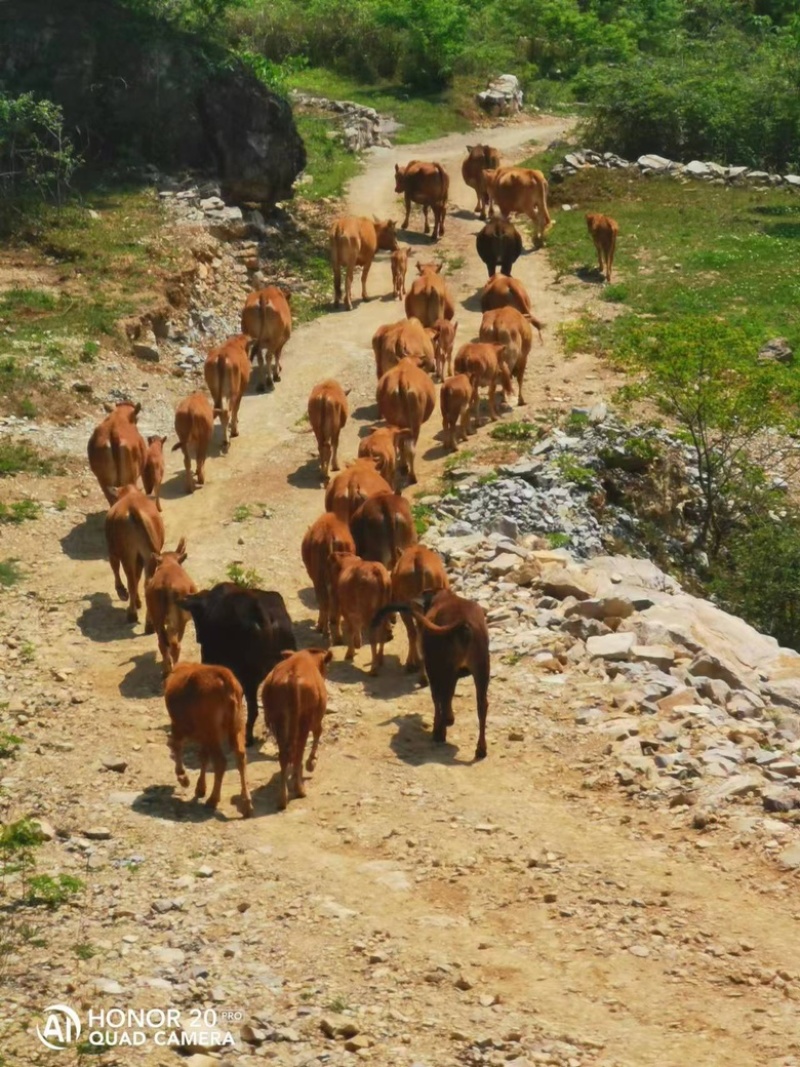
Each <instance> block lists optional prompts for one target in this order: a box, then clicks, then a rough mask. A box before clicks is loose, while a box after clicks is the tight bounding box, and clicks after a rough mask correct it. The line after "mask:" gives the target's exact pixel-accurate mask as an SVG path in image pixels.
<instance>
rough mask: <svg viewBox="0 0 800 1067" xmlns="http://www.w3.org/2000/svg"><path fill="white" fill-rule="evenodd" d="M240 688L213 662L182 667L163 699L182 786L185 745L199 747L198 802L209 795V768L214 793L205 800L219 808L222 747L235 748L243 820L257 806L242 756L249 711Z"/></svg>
mask: <svg viewBox="0 0 800 1067" xmlns="http://www.w3.org/2000/svg"><path fill="white" fill-rule="evenodd" d="M242 695H243V694H242V687H241V685H239V683H238V681H237V680H236V678H235V677H234V676H233V674H232V673H231V671H229V670H228V668H227V667H217V666H213V665H212V664H209V663H180V664H178V666H177V667H176V668H175V669H174V670H173V671H172V673H171V674H170V676H169V678H167V682H166V686H165V688H164V700H165V701H166V705H167V711H168V712H169V717H170V720H171V723H172V730H171V733H170V737H169V741H168V742H167V743H168V745H169V750H170V752H171V753H172V758H173V759H174V761H175V776H176V777H177V779H178V781H179V782H180V784H181V785H182V786H188V784H189V777H188V775H187V774H186V768H185V767H184V765H183V746H184V743H185V742H186V741H194V742H196V743H197V744H198V745H199V748H200V777H199V778H198V779H197V786H196V788H195V791H194V795H195V797H204V796H205V795H206V767H207V766H208V764H209V762H210V763H211V765H212V767H213V768H214V788H213V789H212V790H211V796H210V797H209V798H208V800H207V801H206V807H207V808H216V806H217V805H218V804H219V798H220V793H221V792H222V778H223V776H224V774H225V765H226V759H225V753H224V752H223V750H222V745H223V742H225V741H227V742H228V744H229V745H230V746H231V748H232V749H233V753H234V756H235V758H236V766H237V767H238V769H239V777H240V779H241V782H242V800H241V809H242V814H243V815H244V817H245V818H247V817H248V816H249V815H252V814H253V801H252V799H251V797H250V790H249V789H248V788H247V772H246V769H245V768H246V764H247V758H246V756H245V751H244V735H245V721H246V718H245V712H244V706H243V704H242Z"/></svg>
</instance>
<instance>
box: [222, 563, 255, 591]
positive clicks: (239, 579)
mask: <svg viewBox="0 0 800 1067" xmlns="http://www.w3.org/2000/svg"><path fill="white" fill-rule="evenodd" d="M225 575H226V577H227V579H228V581H229V582H234V583H235V584H236V585H240V586H241V587H242V589H257V588H259V587H260V586H261V584H262V582H263V581H264V579H263V578H262V577H261V575H260V574H259V573H258V571H257V570H255V569H254V568H253V567H246V568H245V567H243V566H242V565H241V563H229V564H228V566H227V568H226V570H225Z"/></svg>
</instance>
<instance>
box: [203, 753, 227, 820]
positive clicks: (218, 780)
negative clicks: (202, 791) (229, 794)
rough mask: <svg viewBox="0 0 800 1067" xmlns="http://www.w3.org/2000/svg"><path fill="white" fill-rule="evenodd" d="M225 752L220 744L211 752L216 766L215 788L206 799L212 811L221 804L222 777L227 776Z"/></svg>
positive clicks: (212, 761)
mask: <svg viewBox="0 0 800 1067" xmlns="http://www.w3.org/2000/svg"><path fill="white" fill-rule="evenodd" d="M225 762H226V761H225V754H224V752H223V751H222V749H221V748H219V746H217V748H215V749H214V750H213V751H212V753H211V763H212V766H213V768H214V788H213V789H212V790H211V796H210V797H209V798H208V800H207V801H206V807H207V808H210V809H211V810H212V811H213V810H214V808H216V807H217V806H218V805H219V798H220V796H221V795H222V779H223V778H224V777H225Z"/></svg>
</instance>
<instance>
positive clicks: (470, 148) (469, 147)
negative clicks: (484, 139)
mask: <svg viewBox="0 0 800 1067" xmlns="http://www.w3.org/2000/svg"><path fill="white" fill-rule="evenodd" d="M474 147H475V145H474V144H468V145H467V151H468V152H471V151H472V150H473V148H474Z"/></svg>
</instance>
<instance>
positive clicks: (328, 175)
mask: <svg viewBox="0 0 800 1067" xmlns="http://www.w3.org/2000/svg"><path fill="white" fill-rule="evenodd" d="M326 115H327V113H326ZM295 121H296V122H297V128H298V130H299V131H300V136H301V137H302V138H303V141H304V142H305V146H306V152H307V153H308V162H307V163H306V168H305V173H306V174H308V175H310V176H311V177H312V178H313V181H312V182H310V183H309V184H307V185H299V186H297V191H298V193H299V195H301V196H303V197H305V198H306V199H307V200H321V199H322V198H323V197H328V196H341V195H342V194H343V193H344V188H345V186H346V185H347V183H348V182H349V181H350V179H351V178H354V177H355V176H356V174H358V172H359V171H360V170H361V161H360V160H359V158H358V156H357V155H355V154H354V153H353V152H347V151H346V150H345V149H344V148H343V147H342V144H341V142H340V141H339V139H338V137H337V138H333V137H329V136H328V134H329V133H331V132H333V131H336V126H335V124H334V123H333V122H332V121H331V119H330V117H323V116H322V115H313V114H303V113H298V114H297V115H296V116H295Z"/></svg>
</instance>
